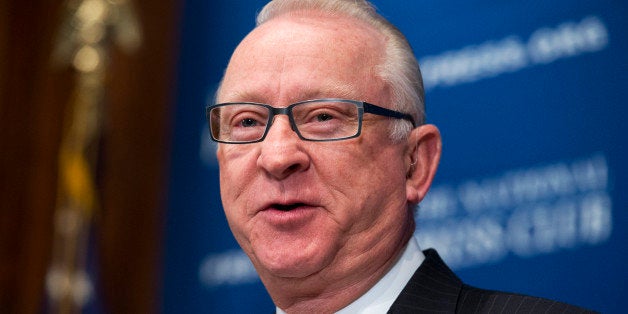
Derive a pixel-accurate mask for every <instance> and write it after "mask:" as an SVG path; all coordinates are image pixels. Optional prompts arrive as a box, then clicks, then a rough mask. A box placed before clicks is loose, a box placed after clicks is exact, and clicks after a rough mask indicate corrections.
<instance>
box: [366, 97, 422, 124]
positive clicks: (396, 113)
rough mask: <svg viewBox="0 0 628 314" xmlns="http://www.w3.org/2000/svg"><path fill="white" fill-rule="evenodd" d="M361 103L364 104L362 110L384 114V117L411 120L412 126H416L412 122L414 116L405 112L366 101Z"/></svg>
mask: <svg viewBox="0 0 628 314" xmlns="http://www.w3.org/2000/svg"><path fill="white" fill-rule="evenodd" d="M363 104H364V112H367V113H372V114H376V115H379V116H384V117H391V118H396V119H404V120H408V121H410V122H412V127H416V122H414V118H413V117H412V116H411V115H409V114H407V113H403V112H399V111H395V110H390V109H387V108H384V107H380V106H376V105H373V104H369V103H367V102H363Z"/></svg>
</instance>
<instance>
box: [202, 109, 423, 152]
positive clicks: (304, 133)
mask: <svg viewBox="0 0 628 314" xmlns="http://www.w3.org/2000/svg"><path fill="white" fill-rule="evenodd" d="M364 113H371V114H376V115H379V116H385V117H390V118H395V119H405V120H408V121H410V122H411V123H412V126H413V127H415V126H416V125H415V122H414V119H413V118H412V116H411V115H409V114H407V113H402V112H398V111H394V110H390V109H386V108H383V107H379V106H376V105H373V104H369V103H367V102H362V101H356V100H348V99H338V98H325V99H314V100H306V101H301V102H298V103H294V104H292V105H289V106H288V107H285V108H275V107H272V106H270V105H267V104H261V103H254V102H230V103H222V104H216V105H211V106H207V108H206V115H207V121H208V122H209V130H210V134H211V137H212V139H213V140H214V141H216V142H220V143H228V144H247V143H255V142H261V141H263V140H264V138H265V137H266V134H268V130H269V129H270V127H271V125H272V124H273V120H274V117H275V116H276V115H279V114H285V115H287V116H288V118H289V120H290V126H291V127H292V130H293V131H294V132H295V133H297V135H298V136H299V138H301V139H302V140H306V141H318V142H326V141H339V140H346V139H350V138H354V137H358V136H360V132H361V130H362V116H363V114H364Z"/></svg>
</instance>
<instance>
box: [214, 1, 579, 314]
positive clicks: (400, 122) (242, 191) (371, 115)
mask: <svg viewBox="0 0 628 314" xmlns="http://www.w3.org/2000/svg"><path fill="white" fill-rule="evenodd" d="M207 118H208V120H209V124H210V130H211V132H210V133H211V135H212V138H213V139H214V140H215V141H217V142H219V143H220V144H219V146H218V151H217V156H218V160H219V165H220V185H221V196H222V201H223V205H224V209H225V213H226V216H227V220H228V222H229V226H230V228H231V230H232V232H233V234H234V236H235V238H236V240H237V241H238V243H239V244H240V246H241V247H242V249H243V250H244V251H245V252H246V254H247V255H248V256H249V258H250V259H251V261H252V263H253V265H254V266H255V268H256V270H257V272H258V273H259V276H260V278H261V280H262V282H263V283H264V285H265V287H266V288H267V290H268V292H269V294H270V296H271V297H272V299H273V301H274V303H275V305H276V306H277V311H278V312H284V311H285V312H288V313H292V312H294V313H304V312H305V313H329V312H338V311H340V312H344V313H356V312H371V313H383V312H386V311H390V312H422V311H426V312H457V311H463V312H464V311H476V310H477V311H479V312H484V311H486V312H502V311H504V312H515V311H516V310H517V309H518V310H520V311H523V312H536V311H543V312H545V311H546V310H547V311H550V312H551V311H553V310H556V311H567V312H569V311H579V309H577V308H574V307H570V306H568V305H565V304H560V303H556V302H553V301H548V300H543V299H537V298H530V297H524V296H520V295H514V294H506V293H497V292H489V291H485V290H479V289H475V288H471V287H469V286H466V285H464V284H463V283H462V282H461V281H460V280H459V279H458V278H457V277H456V276H455V275H454V274H453V273H452V272H451V271H450V270H449V269H448V268H447V266H445V264H444V263H443V262H442V261H441V260H440V258H439V257H438V255H437V254H436V252H435V251H433V250H427V251H425V252H422V251H421V250H420V249H419V245H418V244H417V243H416V241H415V238H414V237H413V233H414V229H415V222H414V209H415V208H416V206H417V205H418V204H419V202H420V201H421V200H422V199H423V198H424V197H425V195H426V193H427V191H428V189H429V187H430V184H431V182H432V179H433V178H434V175H435V173H436V168H437V166H438V162H439V158H440V154H441V138H440V134H439V131H438V129H437V128H436V127H435V126H433V125H429V124H425V123H424V120H425V117H424V109H423V89H422V82H421V77H420V72H419V68H418V64H417V61H416V59H415V57H414V56H413V53H412V50H411V48H410V46H409V44H408V43H407V41H406V39H405V37H404V36H403V35H402V34H401V33H400V32H399V31H398V30H397V29H396V28H395V27H394V26H393V25H391V24H390V23H389V22H387V21H386V20H385V19H383V18H382V17H381V16H380V15H378V14H377V13H376V12H375V10H374V9H373V7H372V6H371V5H370V4H369V3H368V2H366V1H360V0H345V1H343V0H323V1H321V0H319V1H312V0H275V1H272V2H270V3H269V4H268V5H267V6H266V7H265V8H264V9H263V10H262V11H261V13H260V14H259V16H258V26H257V27H256V28H255V29H254V30H253V31H252V32H251V33H250V34H249V35H248V36H247V37H246V38H245V39H244V40H243V41H242V42H241V43H240V45H239V46H238V47H237V49H236V50H235V52H234V53H233V56H232V58H231V60H230V62H229V65H228V67H227V70H226V72H225V75H224V78H223V81H222V83H221V86H220V88H219V90H218V92H217V95H216V104H215V105H211V106H209V107H208V108H207Z"/></svg>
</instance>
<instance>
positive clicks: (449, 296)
mask: <svg viewBox="0 0 628 314" xmlns="http://www.w3.org/2000/svg"><path fill="white" fill-rule="evenodd" d="M423 253H425V260H424V261H423V264H421V266H420V267H419V269H418V270H417V271H416V272H415V273H414V275H413V276H412V278H411V279H410V281H409V282H408V284H407V285H406V287H405V288H404V289H403V291H401V294H400V295H399V297H397V299H396V300H395V302H394V303H393V305H392V306H391V308H390V310H388V313H595V312H592V311H589V310H585V309H581V308H578V307H575V306H572V305H568V304H564V303H560V302H556V301H551V300H547V299H542V298H536V297H529V296H524V295H519V294H514V293H506V292H499V291H489V290H483V289H477V288H473V287H471V286H468V285H466V284H464V283H463V282H462V281H461V280H460V279H459V278H458V277H457V276H456V275H455V274H454V273H453V272H452V271H451V270H450V269H449V267H447V265H445V263H444V262H443V260H442V259H441V258H440V256H438V253H436V251H435V250H433V249H429V250H426V251H424V252H423Z"/></svg>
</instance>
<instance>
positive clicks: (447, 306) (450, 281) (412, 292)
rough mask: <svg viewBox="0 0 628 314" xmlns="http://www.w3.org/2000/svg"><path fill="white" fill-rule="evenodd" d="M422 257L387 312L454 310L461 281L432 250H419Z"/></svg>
mask: <svg viewBox="0 0 628 314" xmlns="http://www.w3.org/2000/svg"><path fill="white" fill-rule="evenodd" d="M423 253H424V254H425V260H424V261H423V263H422V264H421V266H420V267H419V269H417V271H416V272H415V273H414V275H413V276H412V278H410V281H409V282H408V284H407V285H406V286H405V287H404V289H403V290H402V291H401V294H399V296H398V297H397V299H396V300H395V302H394V303H393V305H392V306H391V307H390V310H388V313H418V312H448V313H453V312H455V311H456V303H457V300H458V296H459V294H460V290H461V289H462V281H461V280H460V279H459V278H458V277H457V276H456V275H455V274H454V273H453V272H452V271H451V270H450V269H449V267H447V265H445V262H443V260H442V259H441V258H440V256H438V253H436V251H435V250H433V249H429V250H425V251H424V252H423Z"/></svg>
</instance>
